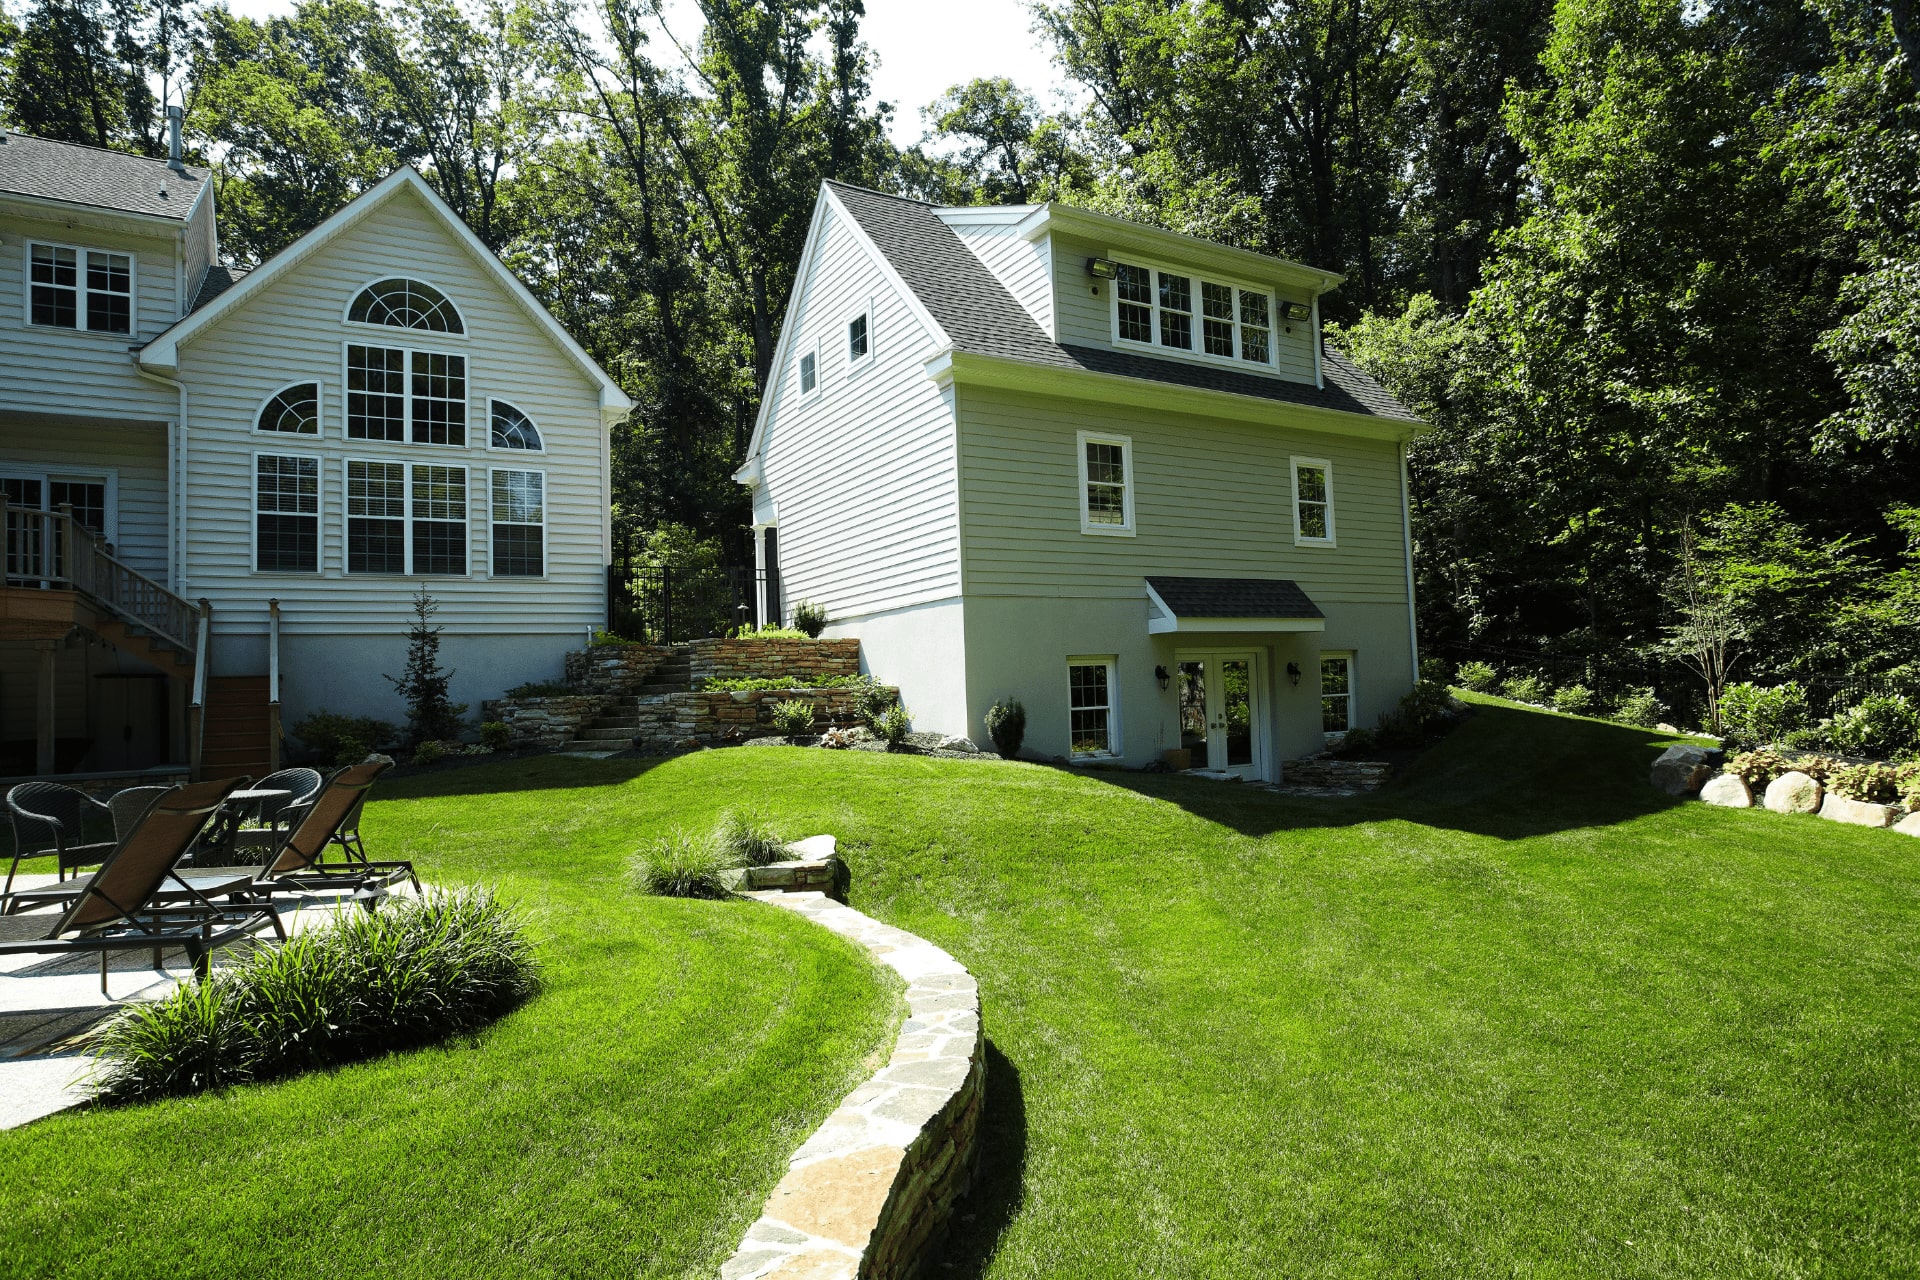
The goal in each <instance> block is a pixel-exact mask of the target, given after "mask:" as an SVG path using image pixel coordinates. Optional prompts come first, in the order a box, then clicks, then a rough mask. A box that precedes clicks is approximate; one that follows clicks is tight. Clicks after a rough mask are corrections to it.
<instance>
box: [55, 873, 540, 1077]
mask: <svg viewBox="0 0 1920 1280" xmlns="http://www.w3.org/2000/svg"><path fill="white" fill-rule="evenodd" d="M539 989H540V975H539V969H538V966H537V964H536V962H535V958H534V954H533V948H532V944H531V943H529V942H528V941H527V939H526V936H525V931H524V927H523V921H522V919H521V917H520V915H519V913H518V912H517V911H516V910H514V909H513V908H511V907H509V906H507V905H506V904H504V903H502V902H501V901H500V900H499V899H497V898H495V897H494V896H493V895H492V894H491V893H490V892H488V891H487V890H485V889H477V888H476V889H457V890H430V891H429V892H428V893H427V894H426V895H425V896H424V897H420V898H396V899H390V900H389V901H388V903H387V905H386V906H385V907H383V908H382V909H381V910H379V911H377V912H373V913H368V912H363V911H359V910H357V909H348V910H343V911H341V912H340V913H339V915H338V916H337V917H336V918H335V919H334V920H333V921H332V922H331V923H329V924H328V925H326V926H324V927H322V928H317V929H312V930H308V931H307V932H304V933H300V934H296V935H294V936H293V937H292V938H290V939H288V940H287V941H286V942H285V943H282V944H280V945H277V946H263V947H261V948H259V949H258V950H256V951H254V952H253V953H252V954H251V955H249V956H248V957H247V958H246V959H244V960H242V961H241V962H240V963H239V964H237V965H235V966H233V967H231V968H227V969H221V970H218V971H216V972H215V973H214V974H212V975H211V976H210V977H209V978H208V979H207V980H206V981H205V982H194V983H184V984H182V985H181V986H179V987H176V988H175V989H174V991H173V993H172V994H171V995H169V996H168V997H167V998H166V999H164V1000H159V1001H155V1002H152V1003H149V1004H136V1005H132V1006H129V1007H128V1008H126V1009H125V1010H123V1011H122V1012H121V1013H119V1014H118V1015H116V1016H115V1017H114V1018H113V1019H112V1020H111V1021H109V1022H108V1023H107V1024H106V1025H105V1026H103V1027H102V1028H101V1029H100V1031H99V1032H98V1033H97V1035H96V1037H95V1040H94V1046H93V1054H94V1057H95V1059H96V1076H95V1078H96V1082H97V1084H98V1085H99V1090H100V1098H101V1100H103V1101H107V1102H136V1101H142V1100H146V1099H150V1098H161V1097H167V1096H170V1095H176V1094H186V1093H196V1092H199V1091H201V1090H205V1089H217V1088H222V1087H225V1086H228V1085H234V1084H241V1083H244V1082H246V1081H250V1080H269V1079H274V1078H276V1077H280V1076H286V1075H291V1074H293V1073H295V1072H298V1071H306V1070H311V1069H313V1068H316V1067H330V1066H337V1065H339V1064H342V1063H346V1062H354V1061H358V1060H361V1059H365V1058H371V1057H374V1056H376V1055H378V1054H382V1053H388V1052H391V1051H393V1050H396V1049H407V1048H414V1047H417V1046H420V1045H424V1044H430V1043H433V1042H435V1041H438V1040H442V1039H445V1038H447V1037H449V1036H455V1035H464V1034H470V1033H472V1032H475V1031H478V1030H479V1029H480V1028H482V1027H484V1026H485V1025H486V1024H487V1023H489V1022H491V1021H493V1020H494V1019H495V1018H498V1017H499V1016H501V1015H502V1014H504V1013H507V1012H508V1011H510V1010H511V1009H513V1008H514V1007H516V1006H517V1005H519V1004H521V1003H522V1002H523V1001H525V1000H527V999H528V998H529V997H531V996H532V995H534V994H535V993H536V992H537V991H538V990H539Z"/></svg>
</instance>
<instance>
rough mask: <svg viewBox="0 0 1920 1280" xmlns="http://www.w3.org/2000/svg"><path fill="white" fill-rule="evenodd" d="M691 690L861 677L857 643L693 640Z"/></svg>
mask: <svg viewBox="0 0 1920 1280" xmlns="http://www.w3.org/2000/svg"><path fill="white" fill-rule="evenodd" d="M685 648H686V650H687V660H688V667H689V671H690V674H691V675H692V676H693V683H694V687H695V688H696V689H697V688H699V687H700V682H701V681H703V680H817V679H825V678H827V677H830V676H857V675H859V674H860V642H859V641H858V640H856V639H849V640H757V639H753V638H751V637H749V638H745V639H739V640H695V641H693V642H692V643H691V644H688V645H686V646H685Z"/></svg>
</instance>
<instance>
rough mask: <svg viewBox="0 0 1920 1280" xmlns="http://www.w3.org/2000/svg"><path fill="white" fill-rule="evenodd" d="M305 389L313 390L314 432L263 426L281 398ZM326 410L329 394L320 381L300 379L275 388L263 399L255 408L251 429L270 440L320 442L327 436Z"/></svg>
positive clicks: (316, 379)
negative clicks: (310, 388) (275, 403)
mask: <svg viewBox="0 0 1920 1280" xmlns="http://www.w3.org/2000/svg"><path fill="white" fill-rule="evenodd" d="M303 387H312V388H313V430H312V431H310V432H303V431H276V430H274V429H272V428H271V427H265V426H262V425H261V423H262V422H264V421H265V420H266V417H267V410H268V408H269V407H272V406H273V405H274V402H275V401H277V400H279V399H280V397H281V396H283V395H286V394H287V392H289V391H298V390H300V389H301V388H303ZM326 409H327V392H326V388H325V387H324V386H323V385H321V382H320V379H318V378H299V379H296V380H295V381H293V382H289V383H287V384H286V385H285V386H284V387H275V388H274V389H273V391H272V392H271V393H270V394H268V395H267V396H265V397H263V398H262V399H261V401H260V403H259V404H258V405H256V406H255V407H254V410H253V426H252V428H251V429H252V431H253V434H255V435H257V436H261V437H264V438H265V439H269V440H318V439H320V438H321V437H323V436H325V435H326V434H327V413H326Z"/></svg>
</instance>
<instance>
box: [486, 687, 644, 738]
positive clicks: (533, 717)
mask: <svg viewBox="0 0 1920 1280" xmlns="http://www.w3.org/2000/svg"><path fill="white" fill-rule="evenodd" d="M616 696H617V695H615V694H610V693H579V694H559V695H556V696H553V697H544V698H499V699H496V700H494V701H491V702H483V703H481V704H480V718H481V719H482V720H497V721H499V722H500V723H501V724H504V725H506V726H507V733H508V734H509V737H508V741H509V743H511V745H513V746H516V747H541V748H544V749H546V750H552V749H553V748H555V747H559V746H562V745H564V744H566V743H568V742H571V741H573V739H574V736H575V735H577V734H578V733H579V732H580V726H581V725H583V724H586V723H587V722H588V721H590V720H592V719H593V718H594V717H595V716H598V715H600V714H601V713H602V712H604V711H605V710H606V709H607V707H608V706H610V705H611V704H612V703H613V702H614V700H615V698H616Z"/></svg>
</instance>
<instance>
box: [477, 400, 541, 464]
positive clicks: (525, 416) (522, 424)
mask: <svg viewBox="0 0 1920 1280" xmlns="http://www.w3.org/2000/svg"><path fill="white" fill-rule="evenodd" d="M502 409H505V410H506V411H507V412H506V413H505V414H502V413H501V412H500V411H501V410H502ZM516 414H517V415H519V416H518V418H515V417H514V415H516ZM496 421H502V422H506V423H508V424H509V426H510V428H518V429H519V433H520V434H521V435H524V434H525V432H526V431H528V430H531V431H532V433H533V438H534V440H535V441H536V443H534V444H532V445H526V444H516V445H507V444H495V443H494V442H493V434H494V432H493V427H494V423H495V422H496ZM469 425H471V424H469ZM487 448H488V449H489V450H490V451H492V452H494V453H504V454H508V455H510V456H520V457H527V456H531V457H539V456H540V455H541V454H543V453H545V452H546V451H547V433H546V432H545V431H543V430H541V428H540V424H539V423H537V422H535V421H534V420H533V416H532V415H531V414H529V413H528V412H527V411H526V410H525V409H522V408H521V407H520V406H519V405H517V404H512V403H510V402H508V401H506V400H502V399H501V398H500V397H499V396H489V397H487Z"/></svg>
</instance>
